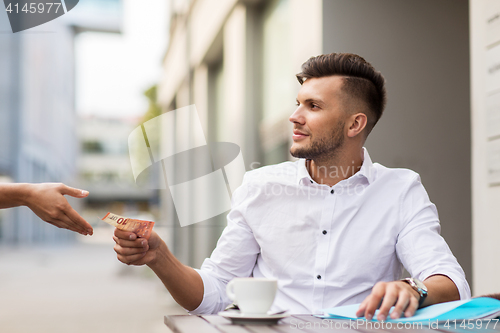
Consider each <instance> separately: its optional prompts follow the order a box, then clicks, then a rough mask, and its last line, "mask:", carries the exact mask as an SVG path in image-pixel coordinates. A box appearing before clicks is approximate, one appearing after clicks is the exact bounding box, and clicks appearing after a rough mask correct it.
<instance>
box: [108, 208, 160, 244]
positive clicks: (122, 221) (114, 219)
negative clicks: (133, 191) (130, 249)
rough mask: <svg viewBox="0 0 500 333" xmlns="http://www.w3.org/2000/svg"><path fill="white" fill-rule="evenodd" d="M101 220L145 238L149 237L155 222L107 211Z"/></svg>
mask: <svg viewBox="0 0 500 333" xmlns="http://www.w3.org/2000/svg"><path fill="white" fill-rule="evenodd" d="M102 220H103V221H104V222H106V223H108V224H110V225H112V226H113V227H115V228H118V229H120V230H124V231H130V232H133V233H135V234H136V235H137V237H142V238H146V239H149V236H151V230H152V229H153V225H154V224H155V223H154V222H153V221H144V220H138V219H130V218H127V217H123V216H119V215H116V214H113V213H107V214H106V216H104V217H103V218H102Z"/></svg>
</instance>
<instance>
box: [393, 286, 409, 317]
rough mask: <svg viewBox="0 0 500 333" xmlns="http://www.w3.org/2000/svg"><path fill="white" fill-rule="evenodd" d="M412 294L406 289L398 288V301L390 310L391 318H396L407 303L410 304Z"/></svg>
mask: <svg viewBox="0 0 500 333" xmlns="http://www.w3.org/2000/svg"><path fill="white" fill-rule="evenodd" d="M411 298H412V295H411V294H410V293H409V292H408V291H407V290H404V289H402V290H400V291H399V294H398V302H397V303H396V305H395V306H394V310H392V312H391V318H392V319H398V318H399V317H401V314H403V312H404V311H405V310H406V308H407V307H408V304H410V299H411Z"/></svg>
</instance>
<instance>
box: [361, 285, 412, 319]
mask: <svg viewBox="0 0 500 333" xmlns="http://www.w3.org/2000/svg"><path fill="white" fill-rule="evenodd" d="M419 300H420V295H419V294H418V293H417V292H416V291H415V290H414V289H413V288H412V287H411V286H410V285H409V284H408V283H406V282H403V281H393V282H378V283H377V284H376V285H375V286H374V287H373V289H372V293H371V294H370V295H369V296H368V297H367V298H365V300H364V301H363V302H362V303H361V305H360V306H359V309H358V311H357V312H356V316H358V317H362V316H364V317H365V318H366V319H368V320H371V319H372V318H373V316H374V314H375V310H377V309H378V308H379V305H380V309H379V313H378V315H377V320H379V321H382V320H386V319H387V316H388V315H389V311H390V309H391V307H392V306H394V310H393V311H392V313H391V318H392V319H397V318H400V317H401V315H402V314H403V313H404V315H405V316H406V317H411V316H413V315H414V314H415V311H417V309H418V301H419Z"/></svg>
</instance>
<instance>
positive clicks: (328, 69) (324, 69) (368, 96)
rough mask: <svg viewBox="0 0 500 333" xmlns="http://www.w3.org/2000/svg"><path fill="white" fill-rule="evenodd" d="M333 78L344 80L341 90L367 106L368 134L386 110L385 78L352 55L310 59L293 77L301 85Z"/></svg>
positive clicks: (369, 65) (324, 55)
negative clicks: (309, 80) (314, 80)
mask: <svg viewBox="0 0 500 333" xmlns="http://www.w3.org/2000/svg"><path fill="white" fill-rule="evenodd" d="M332 75H338V76H343V77H345V78H344V80H343V85H342V90H343V91H344V92H346V93H347V94H348V95H349V96H351V97H354V98H356V99H360V100H362V101H363V102H364V103H365V104H366V105H367V106H368V109H369V110H370V114H371V116H370V115H367V117H368V124H367V134H368V133H370V131H371V130H372V128H373V126H375V124H376V123H377V121H378V120H379V119H380V117H381V116H382V112H383V111H384V108H385V104H386V91H385V79H384V77H383V76H382V74H381V73H380V72H378V71H377V70H375V68H373V66H372V65H371V64H370V63H368V62H367V61H366V60H365V59H363V57H360V56H358V55H356V54H352V53H330V54H322V55H319V56H316V57H311V58H309V60H307V61H306V62H305V63H303V64H302V72H300V73H299V74H297V75H296V77H297V80H298V81H299V83H300V84H302V83H304V81H305V80H307V79H309V78H320V77H325V76H332ZM370 118H371V119H370Z"/></svg>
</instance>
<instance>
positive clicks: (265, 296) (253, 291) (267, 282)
mask: <svg viewBox="0 0 500 333" xmlns="http://www.w3.org/2000/svg"><path fill="white" fill-rule="evenodd" d="M277 290H278V281H277V280H276V279H265V278H234V279H232V280H231V281H230V282H229V283H228V284H227V287H226V292H227V296H228V297H229V298H230V299H231V300H232V301H233V302H235V303H236V304H237V305H238V307H239V308H240V310H241V312H242V313H243V314H266V313H267V311H269V309H270V308H271V305H273V302H274V298H275V297H276V291H277Z"/></svg>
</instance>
